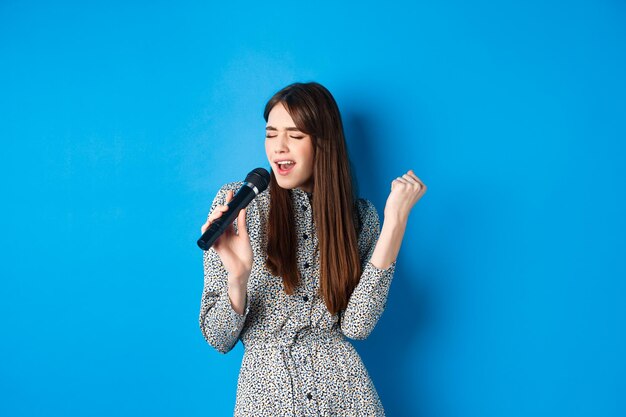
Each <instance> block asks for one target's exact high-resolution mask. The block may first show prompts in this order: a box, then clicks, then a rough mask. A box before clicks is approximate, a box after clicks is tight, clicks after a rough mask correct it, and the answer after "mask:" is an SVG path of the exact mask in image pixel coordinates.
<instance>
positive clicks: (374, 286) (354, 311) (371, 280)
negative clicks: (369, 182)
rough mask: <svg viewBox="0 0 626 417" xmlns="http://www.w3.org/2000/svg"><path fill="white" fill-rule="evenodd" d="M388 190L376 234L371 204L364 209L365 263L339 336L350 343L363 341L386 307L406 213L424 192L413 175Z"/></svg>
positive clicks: (345, 312)
mask: <svg viewBox="0 0 626 417" xmlns="http://www.w3.org/2000/svg"><path fill="white" fill-rule="evenodd" d="M391 187H392V188H391V193H390V194H389V197H388V199H387V203H386V205H385V220H384V223H383V228H382V231H380V233H379V230H380V229H379V227H380V223H379V219H378V213H377V212H376V209H375V208H374V206H373V205H372V204H371V203H368V207H367V208H366V215H365V222H364V224H363V232H362V233H366V235H365V241H366V242H369V244H368V251H367V256H366V257H365V259H367V260H368V261H367V262H366V263H365V266H364V267H363V272H362V274H361V279H360V281H359V284H358V285H357V286H356V288H355V289H354V291H353V292H352V295H351V296H350V300H349V301H348V306H347V308H346V310H345V311H344V312H343V315H342V318H341V330H342V332H343V333H344V334H345V335H346V336H347V337H349V338H352V339H365V338H367V337H368V336H369V334H370V333H371V332H372V330H373V329H374V327H375V326H376V323H378V320H379V319H380V316H381V315H382V313H383V311H384V309H385V306H386V302H387V296H388V293H389V286H390V285H391V280H392V278H393V275H394V271H395V265H396V259H397V257H398V252H399V251H400V246H401V244H402V239H403V238H404V232H405V230H406V225H407V221H408V216H409V213H410V211H411V209H412V207H413V206H414V205H415V203H416V202H417V201H418V200H419V199H420V198H421V197H422V195H423V194H424V193H425V192H426V186H425V185H424V184H423V183H422V182H421V181H420V180H419V179H418V178H417V177H416V176H415V174H413V171H409V172H408V173H407V174H405V175H404V176H403V177H401V178H397V179H395V180H394V181H393V182H392V185H391Z"/></svg>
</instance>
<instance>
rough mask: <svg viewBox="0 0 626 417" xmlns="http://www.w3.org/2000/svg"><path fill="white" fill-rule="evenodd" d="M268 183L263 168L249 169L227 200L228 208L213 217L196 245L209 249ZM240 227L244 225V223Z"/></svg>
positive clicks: (268, 176) (266, 174) (267, 177)
mask: <svg viewBox="0 0 626 417" xmlns="http://www.w3.org/2000/svg"><path fill="white" fill-rule="evenodd" d="M269 183H270V174H269V172H267V170H266V169H264V168H256V169H253V170H252V171H250V173H249V174H248V175H247V176H246V180H245V181H244V184H243V185H242V186H241V188H240V189H239V191H237V194H235V196H234V197H233V199H232V200H230V201H229V202H228V210H226V211H225V212H224V213H223V214H222V216H221V217H218V218H217V219H215V221H214V222H213V223H211V225H210V226H209V228H208V229H207V230H206V231H205V232H204V233H203V234H202V236H201V237H200V239H198V246H199V247H200V249H202V250H209V248H210V247H211V246H213V243H215V241H216V240H217V238H218V237H220V235H221V234H222V233H224V230H226V228H227V227H228V226H230V224H231V223H232V222H233V221H235V219H236V218H237V215H238V214H239V212H240V211H241V209H244V208H246V206H247V205H248V204H249V203H250V202H251V201H252V200H253V199H254V197H256V196H257V194H259V193H261V192H263V191H265V189H266V188H267V186H268V185H269ZM240 227H246V226H245V225H243V226H240Z"/></svg>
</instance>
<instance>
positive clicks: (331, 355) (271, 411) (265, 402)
mask: <svg viewBox="0 0 626 417" xmlns="http://www.w3.org/2000/svg"><path fill="white" fill-rule="evenodd" d="M242 184H243V183H242V182H233V183H229V184H226V185H224V186H223V187H221V189H220V190H219V192H218V193H217V196H216V197H215V199H214V201H213V204H212V207H211V209H210V211H209V213H211V212H212V211H213V210H214V209H215V207H216V206H217V205H220V204H225V201H226V192H227V191H228V190H233V191H234V192H237V190H239V188H240V187H241V185H242ZM289 192H290V194H291V198H292V200H293V209H294V215H295V222H294V225H295V227H296V229H297V236H298V250H297V263H298V268H299V271H300V274H301V282H300V284H299V285H298V287H297V288H296V290H295V291H294V293H293V294H291V295H288V294H286V293H285V291H284V289H283V283H282V278H280V277H277V276H274V275H272V273H271V272H270V271H269V269H268V268H267V267H266V266H265V261H266V259H267V253H266V247H267V226H266V225H267V219H268V214H269V207H270V192H269V189H268V190H265V191H263V192H262V193H260V194H259V195H258V196H257V197H256V198H255V199H254V200H253V201H252V202H251V203H250V204H249V205H248V209H247V213H246V225H247V227H248V233H249V235H250V243H251V245H252V252H253V266H252V271H251V273H250V278H249V280H248V288H247V297H246V298H247V299H246V306H245V308H244V314H243V315H240V314H237V313H236V312H235V311H234V310H233V308H232V306H231V304H230V300H229V298H228V288H227V286H228V280H227V277H228V273H227V272H226V270H225V269H224V266H223V265H222V262H221V260H220V258H219V256H218V255H217V252H215V250H214V249H212V248H211V249H209V250H208V251H205V252H204V289H203V292H202V300H201V306H200V328H201V330H202V334H203V335H204V338H205V339H206V341H207V342H208V343H209V344H210V345H211V346H213V347H214V348H215V349H217V350H218V351H219V352H221V353H227V352H228V351H230V350H231V349H232V348H233V347H234V346H235V344H236V343H237V341H239V340H241V342H242V343H243V346H244V355H243V359H242V363H241V369H240V372H239V379H238V383H237V398H236V402H235V410H234V415H235V416H267V417H270V416H272V417H276V416H298V417H301V416H316V417H317V416H324V417H326V416H342V417H345V416H355V417H356V416H384V415H385V414H384V410H383V406H382V404H381V401H380V398H379V396H378V394H377V392H376V389H375V388H374V384H373V382H372V380H371V378H370V376H369V374H368V372H367V370H366V369H365V366H364V365H363V362H362V361H361V358H360V357H359V355H358V353H357V352H356V350H355V349H354V347H353V346H352V344H351V343H350V342H349V341H348V340H347V338H350V339H365V338H366V337H367V336H368V335H369V334H370V332H371V331H372V329H373V328H374V326H375V325H376V323H377V322H378V319H379V318H380V316H381V314H382V312H383V310H384V308H385V304H386V301H387V295H388V292H389V286H390V284H391V280H392V278H393V274H394V270H395V262H393V263H392V264H391V265H390V266H389V267H388V268H387V269H379V268H377V267H375V266H374V265H373V264H371V263H370V262H369V259H370V257H371V255H372V252H373V250H374V246H375V244H376V241H377V239H378V235H379V233H380V222H379V218H378V214H377V212H376V209H375V208H374V206H373V204H372V203H371V202H369V201H367V200H364V199H359V200H357V208H358V214H359V226H360V227H359V232H358V247H359V255H360V258H361V263H362V275H361V278H360V281H359V284H358V285H357V286H356V288H355V289H354V292H353V293H352V295H351V296H350V299H349V302H348V306H347V307H346V309H345V310H343V311H341V312H339V314H334V315H332V314H330V312H329V311H328V309H327V308H326V305H325V303H324V299H323V298H322V297H321V296H320V294H319V293H318V290H319V252H318V249H317V245H318V240H317V233H316V230H315V224H314V222H313V212H312V206H311V201H310V199H311V194H309V193H306V192H305V191H302V190H300V189H292V190H290V191H289ZM236 228H237V222H235V229H236Z"/></svg>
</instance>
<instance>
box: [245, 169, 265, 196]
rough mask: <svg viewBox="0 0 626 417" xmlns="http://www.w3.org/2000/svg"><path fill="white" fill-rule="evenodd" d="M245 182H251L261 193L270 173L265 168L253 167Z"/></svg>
mask: <svg viewBox="0 0 626 417" xmlns="http://www.w3.org/2000/svg"><path fill="white" fill-rule="evenodd" d="M246 182H249V183H252V184H253V185H254V186H255V187H256V188H257V189H258V190H259V193H261V192H263V191H265V189H266V188H267V186H268V185H269V183H270V173H269V172H267V170H266V169H265V168H255V169H253V170H252V171H250V173H249V174H248V175H247V176H246Z"/></svg>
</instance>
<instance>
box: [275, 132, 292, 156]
mask: <svg viewBox="0 0 626 417" xmlns="http://www.w3.org/2000/svg"><path fill="white" fill-rule="evenodd" d="M276 139H277V140H276V142H275V146H274V152H275V153H282V152H287V151H288V150H289V147H288V146H287V135H278V137H277V138H276Z"/></svg>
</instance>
